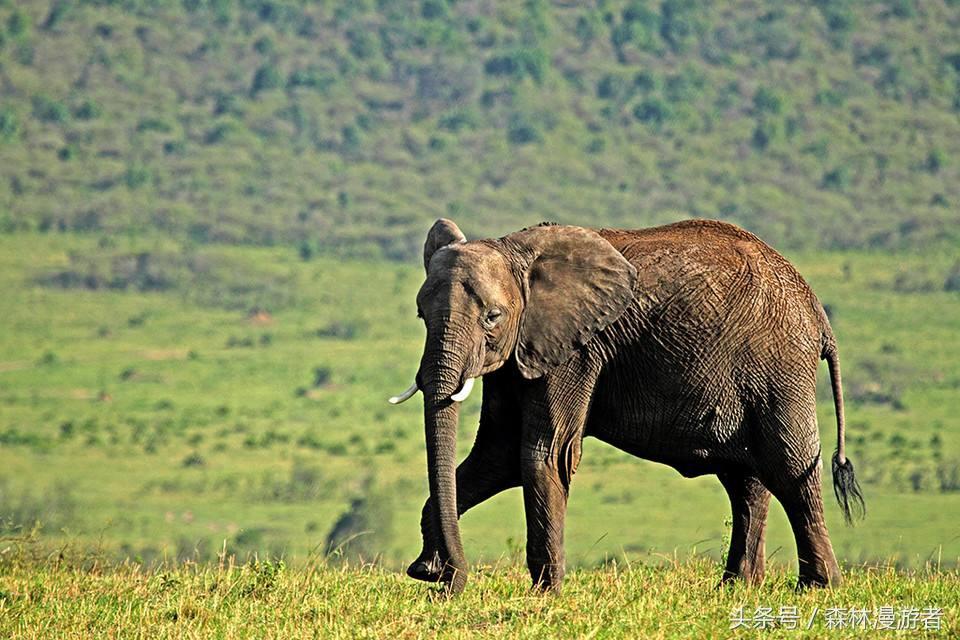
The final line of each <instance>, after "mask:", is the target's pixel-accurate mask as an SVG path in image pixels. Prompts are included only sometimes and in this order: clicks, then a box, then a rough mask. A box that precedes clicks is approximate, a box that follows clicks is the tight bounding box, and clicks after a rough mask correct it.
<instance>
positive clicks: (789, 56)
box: [0, 0, 960, 258]
mask: <svg viewBox="0 0 960 640" xmlns="http://www.w3.org/2000/svg"><path fill="white" fill-rule="evenodd" d="M958 32H960V3H958V2H956V1H955V0H930V1H929V2H927V1H924V2H919V1H916V0H889V1H875V0H870V1H867V0H842V1H840V2H832V1H831V2H826V1H817V2H812V3H773V4H770V5H765V4H764V3H756V2H748V1H735V2H724V3H697V2H692V1H690V0H663V1H662V2H661V1H656V2H654V1H651V2H644V1H642V0H632V1H630V2H623V1H621V0H609V1H607V0H601V1H598V2H593V3H589V4H586V5H584V4H582V3H572V2H547V1H545V0H527V1H525V2H522V3H521V2H512V3H493V2H487V1H484V0H457V1H454V0H423V1H422V2H421V1H417V2H409V1H408V2H400V1H394V0H376V1H374V0H358V1H353V2H342V3H340V2H315V3H307V2H299V1H295V0H182V1H178V0H80V1H78V2H68V1H66V0H26V1H15V2H14V1H11V0H3V1H2V2H0V229H3V230H6V231H11V230H37V231H41V232H57V231H78V232H83V233H100V232H103V231H122V232H124V233H138V232H140V231H142V230H143V229H154V230H160V231H162V232H163V233H165V234H169V235H170V236H171V237H173V238H177V239H178V240H179V241H184V240H190V241H192V242H200V243H207V242H217V243H229V244H238V243H244V244H246V243H255V244H263V245H272V244H277V243H282V244H293V245H296V246H299V247H301V248H302V250H303V251H304V252H308V253H309V252H311V251H314V250H316V249H317V248H331V247H336V248H337V250H338V251H340V252H341V253H350V254H353V255H363V256H380V257H383V256H385V257H388V258H410V257H411V256H412V255H413V254H414V253H415V252H416V249H417V246H418V244H419V242H420V238H421V234H422V230H423V229H424V228H425V226H426V225H427V223H428V222H429V221H431V220H432V219H434V218H436V217H438V216H440V215H452V216H454V217H459V218H461V219H463V218H468V219H470V220H471V221H472V222H473V223H474V227H475V229H476V233H478V234H481V235H490V234H499V233H503V232H506V231H510V230H513V229H515V228H517V227H519V226H523V225H525V224H529V223H532V222H536V221H538V220H540V219H543V218H547V219H556V220H560V221H569V222H575V223H579V224H594V225H610V226H644V225H647V224H651V223H654V222H659V221H665V220H672V219H676V218H678V217H686V216H689V215H697V216H705V217H722V218H725V219H729V220H732V221H734V222H738V223H741V224H743V225H745V226H747V227H748V228H750V229H751V230H754V231H756V232H758V233H760V234H761V235H762V236H763V237H765V238H766V239H768V240H769V241H771V242H773V243H775V244H776V245H778V246H781V247H792V248H795V249H811V248H824V247H827V248H838V247H842V248H851V247H858V248H863V247H883V248H889V247H905V246H910V247H919V246H929V245H930V243H937V244H941V245H946V246H954V247H955V246H956V245H957V243H958V242H960V232H958V226H957V224H956V222H957V206H958V204H960V186H958V185H960V180H958V177H960V120H958V116H960V45H958V42H960V39H958Z"/></svg>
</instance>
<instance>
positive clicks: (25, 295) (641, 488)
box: [0, 225, 960, 567]
mask: <svg viewBox="0 0 960 640" xmlns="http://www.w3.org/2000/svg"><path fill="white" fill-rule="evenodd" d="M465 231H466V232H467V233H470V234H473V229H472V228H471V226H469V225H465ZM169 246H170V241H169V240H167V239H165V238H153V239H145V238H139V239H126V238H120V239H114V240H107V241H105V240H104V238H102V237H101V238H97V237H74V236H70V235H43V234H36V233H33V234H17V235H14V236H5V237H0V261H2V262H0V291H2V292H3V304H4V313H3V314H0V407H2V411H0V520H2V521H3V522H2V524H0V529H2V532H3V534H4V535H7V536H14V537H18V536H23V535H25V534H26V533H27V532H28V531H29V530H30V529H31V528H32V526H33V525H34V523H35V522H36V521H40V522H41V523H42V524H43V528H42V530H41V532H40V534H39V538H38V540H37V542H36V544H35V545H33V546H39V547H40V548H44V549H48V548H49V547H50V546H66V547H67V548H68V549H73V550H89V549H90V548H96V549H99V553H102V554H103V555H104V556H105V557H107V558H111V559H118V558H130V559H131V560H136V561H140V562H143V563H146V564H152V563H155V562H157V561H161V560H163V559H167V560H176V559H179V560H198V559H199V560H213V559H215V558H216V556H217V554H218V553H222V552H223V550H224V545H225V546H226V550H227V552H228V554H231V555H235V556H236V557H237V558H239V559H241V560H242V559H245V558H246V557H248V556H249V555H250V554H258V555H259V556H260V557H279V556H283V557H285V558H286V559H287V561H288V562H290V563H293V564H299V563H302V562H304V561H305V560H306V558H307V557H308V555H309V554H310V553H311V552H313V553H315V554H321V555H322V554H323V553H324V552H326V550H327V547H326V544H327V536H328V534H329V533H330V532H331V530H332V529H333V528H334V525H335V524H336V523H337V522H338V521H340V520H341V518H344V517H346V518H347V520H345V521H343V523H344V524H343V526H345V527H346V529H345V530H346V531H347V532H350V533H351V534H352V533H360V532H366V533H363V534H362V535H360V537H359V538H357V540H356V542H357V544H355V545H352V546H349V547H348V548H347V550H348V551H349V554H348V555H350V557H355V556H356V555H357V554H362V555H364V556H365V557H366V558H368V559H370V558H372V557H374V556H380V557H381V558H382V559H383V561H384V562H385V563H386V564H387V566H390V567H399V566H401V565H402V564H403V563H404V562H405V561H409V560H410V559H412V558H413V557H414V555H415V554H416V553H417V551H418V550H419V528H418V526H417V523H418V519H419V509H420V506H421V505H422V502H423V500H424V498H425V497H426V494H427V482H426V472H425V466H426V465H425V457H424V455H425V454H424V443H423V426H422V413H421V409H420V401H419V399H417V400H415V401H411V402H409V403H407V404H405V405H402V406H400V407H391V406H389V405H388V404H387V403H386V398H387V397H388V396H389V395H391V394H393V393H396V392H397V391H398V390H401V389H403V388H404V387H406V386H407V384H408V383H409V379H410V376H411V375H412V374H413V372H414V371H415V370H416V366H417V362H418V359H419V356H420V349H421V347H422V339H423V338H422V336H423V328H422V325H421V324H420V322H419V321H418V320H417V319H416V317H415V305H414V302H413V300H414V294H415V292H416V290H417V288H418V287H419V285H420V282H421V280H422V269H421V268H418V267H415V266H408V265H399V264H396V263H390V262H356V261H339V260H333V259H329V258H313V259H311V260H307V261H305V260H303V259H302V257H301V256H300V254H299V252H298V251H297V250H296V249H295V248H293V247H273V248H250V247H214V246H207V247H200V248H198V249H196V250H195V251H193V252H191V253H188V254H186V255H182V256H181V255H180V254H172V253H170V251H169ZM101 254H102V255H104V256H106V257H107V259H105V260H99V261H98V260H97V259H95V258H94V257H93V256H97V255H101ZM111 256H113V257H111ZM116 256H126V258H123V259H121V258H117V257H116ZM144 256H145V257H144ZM165 256H166V257H165ZM171 256H179V257H180V258H182V260H183V263H182V264H181V263H175V264H181V266H182V271H181V270H176V269H173V268H172V267H170V266H169V264H170V263H169V262H164V260H168V261H173V260H174V258H173V257H171ZM180 258H178V259H180ZM794 258H795V261H796V263H797V264H798V266H799V268H800V270H801V272H803V273H804V274H805V275H806V276H807V277H808V278H809V280H810V282H811V284H812V285H813V287H814V289H815V290H816V291H817V292H818V293H819V295H820V297H821V298H822V300H823V301H824V302H825V303H826V304H827V305H828V307H829V308H830V313H831V314H832V316H833V323H834V328H835V331H836V333H837V336H838V340H839V344H840V353H841V362H842V367H843V372H844V387H845V389H846V398H847V406H848V413H847V416H848V424H849V428H848V434H847V438H848V452H849V455H850V456H851V457H852V459H853V460H854V461H855V463H856V465H857V470H858V474H859V475H860V478H861V480H862V481H863V483H864V488H865V492H866V496H867V502H868V506H869V514H868V519H867V520H866V521H865V522H864V523H863V524H862V525H861V526H858V527H857V528H853V529H851V528H848V527H844V526H843V525H842V522H841V518H840V516H839V512H838V510H837V508H836V506H835V504H834V502H833V500H832V498H831V499H830V500H828V511H827V518H828V522H829V525H830V528H831V533H832V537H833V540H834V544H835V545H836V548H837V552H838V556H839V557H840V558H841V560H842V561H844V562H854V563H856V562H861V561H867V560H890V561H893V562H895V563H897V564H902V565H912V566H918V565H923V563H925V562H928V561H932V562H940V563H941V565H942V566H953V565H956V564H957V562H958V560H960V538H958V537H957V533H958V532H957V526H956V525H957V521H956V516H955V514H956V513H957V512H958V510H960V428H958V426H960V425H958V422H957V412H956V399H957V390H958V389H960V366H958V363H960V343H958V342H957V340H956V339H955V338H956V336H957V335H958V334H960V296H958V295H957V293H956V292H954V291H945V290H944V283H945V281H946V280H947V279H948V278H950V277H955V276H953V275H951V274H953V273H954V272H955V270H956V268H955V266H954V260H955V256H953V255H952V254H949V253H943V254H933V253H931V254H928V255H926V256H917V255H902V256H899V257H896V258H890V257H887V256H884V255H879V254H872V253H842V254H819V253H809V254H808V253H800V254H797V255H796V256H794ZM138 263H142V264H140V268H139V269H138V267H137V265H138ZM201 267H203V268H201ZM164 274H166V275H164ZM138 278H139V280H138ZM88 279H96V280H97V281H98V282H99V281H101V280H102V281H103V282H105V283H106V284H104V285H103V287H102V288H99V289H90V288H88V287H87V286H85V285H80V286H69V285H70V283H74V282H77V281H80V282H85V281H86V280H88ZM127 280H130V281H131V282H134V283H135V282H151V283H154V284H155V285H156V288H145V289H144V290H139V289H138V288H137V287H136V286H134V285H133V284H130V285H129V286H128V287H127V288H124V287H123V286H121V285H122V284H123V283H124V282H127ZM161 282H166V283H168V285H167V286H164V287H160V286H159V284H157V283H161ZM111 283H112V285H111ZM271 300H273V301H285V304H283V305H279V306H277V307H276V308H274V307H272V306H269V305H270V304H272V303H270V302H269V301H271ZM258 306H259V309H258ZM821 374H822V375H821V378H822V379H821V387H822V388H821V389H820V391H821V393H820V402H819V418H820V424H821V428H822V433H823V440H824V442H825V447H826V448H827V449H828V450H829V449H831V448H832V447H833V446H834V444H833V443H834V438H835V435H834V427H833V425H834V418H833V408H832V403H831V400H830V392H829V386H828V385H827V384H826V373H825V368H824V370H823V371H822V372H821ZM479 397H480V396H479V394H475V397H472V398H471V399H470V400H469V401H468V402H467V403H466V405H465V407H464V411H463V420H462V421H461V434H460V438H459V445H460V453H461V455H463V454H464V453H465V452H466V451H467V450H469V447H470V445H471V443H472V435H473V433H474V431H475V429H476V424H477V416H478V411H479ZM826 482H829V480H827V481H826ZM828 486H829V485H828ZM728 517H729V506H728V504H727V500H726V496H725V495H724V493H723V490H722V489H721V487H720V485H719V483H718V482H717V481H716V479H715V478H712V477H705V478H699V479H696V480H687V479H683V478H681V477H680V476H679V475H678V474H677V473H676V472H674V471H672V470H670V469H668V468H666V467H662V466H659V465H654V464H652V463H649V462H643V461H640V460H637V459H635V458H632V457H630V456H628V455H626V454H623V453H620V452H618V451H616V450H615V449H613V448H611V447H609V446H607V445H604V444H601V443H599V442H597V441H595V440H588V441H587V443H586V445H585V452H584V456H583V463H582V465H581V467H580V470H579V472H578V473H577V476H576V478H575V480H574V483H573V488H572V496H571V502H570V515H569V517H568V519H567V523H568V524H567V541H568V559H569V562H570V564H571V565H574V566H590V565H594V564H596V563H598V562H601V561H603V560H604V558H609V557H617V558H620V557H623V556H626V557H628V558H630V559H631V561H643V562H647V561H656V559H657V558H658V557H659V554H663V553H667V554H672V553H674V552H675V551H676V553H678V554H679V555H680V556H686V555H689V554H691V553H696V554H706V555H707V556H709V557H711V558H714V559H717V558H719V557H720V554H721V553H722V552H723V550H724V546H725V542H724V540H725V536H726V535H727V534H728V528H729V527H728V525H727V523H726V519H727V518H728ZM348 525H349V526H348ZM463 536H464V544H465V547H466V549H467V554H468V557H470V559H471V560H477V559H479V558H486V559H487V560H491V561H492V560H495V559H497V558H500V557H507V558H514V557H517V556H518V554H519V553H520V550H521V549H522V545H523V539H524V521H523V510H522V505H521V504H520V495H519V492H518V491H516V490H515V491H510V492H507V493H505V494H504V495H502V496H499V497H497V498H496V499H494V500H492V501H491V502H490V503H489V504H485V505H482V506H480V507H478V508H477V509H476V511H474V512H471V513H469V514H467V515H466V516H465V518H464V524H463ZM768 540H769V543H768V544H769V547H768V552H769V554H771V555H772V558H773V562H774V563H775V564H776V563H779V562H784V563H788V562H792V561H793V560H792V559H793V558H794V544H793V540H792V536H791V535H790V533H789V528H788V526H787V524H786V520H785V518H784V516H783V512H782V510H781V509H780V508H779V506H776V507H774V509H773V515H772V518H771V530H770V534H769V538H768Z"/></svg>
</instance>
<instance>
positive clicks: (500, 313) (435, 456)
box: [390, 220, 636, 593]
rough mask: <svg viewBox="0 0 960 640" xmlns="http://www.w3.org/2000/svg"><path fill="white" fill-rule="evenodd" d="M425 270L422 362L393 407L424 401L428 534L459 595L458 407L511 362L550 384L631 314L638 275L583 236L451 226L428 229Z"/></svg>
mask: <svg viewBox="0 0 960 640" xmlns="http://www.w3.org/2000/svg"><path fill="white" fill-rule="evenodd" d="M423 263H424V267H425V269H426V273H427V277H426V281H425V282H424V283H423V286H422V287H421V288H420V291H419V293H418V294H417V311H418V315H419V316H420V317H421V318H423V321H424V323H425V324H426V329H427V336H426V344H425V347H424V350H423V357H422V359H421V361H420V369H419V371H418V373H417V376H416V380H415V382H414V384H413V386H411V387H410V389H408V390H407V391H405V392H404V393H403V394H400V395H399V396H395V397H393V398H391V399H390V401H391V402H392V403H394V404H396V403H399V402H403V401H404V400H406V399H407V398H409V397H411V396H412V395H413V394H415V393H416V392H417V390H421V391H422V392H423V394H424V426H425V430H426V441H427V467H428V473H429V481H430V495H431V498H432V500H433V505H434V509H433V522H432V530H433V535H434V539H435V541H436V543H437V550H438V552H439V554H440V557H441V559H442V560H443V562H445V568H444V570H443V573H442V577H441V580H443V581H444V582H446V583H447V585H448V588H449V589H450V591H452V592H454V593H457V592H459V591H461V590H462V589H463V586H464V584H465V582H466V561H465V559H464V555H463V548H462V545H461V542H460V531H459V526H458V522H457V503H456V459H455V453H456V434H457V421H458V407H459V403H460V402H461V401H463V400H465V399H466V398H467V396H468V395H469V393H470V390H471V389H472V386H473V380H474V379H475V378H477V377H479V376H482V375H484V374H487V373H490V372H492V371H494V370H496V369H498V368H500V367H501V366H503V365H504V363H506V362H507V361H508V360H510V359H511V358H513V359H514V360H515V362H516V366H517V368H518V370H519V372H520V374H521V375H522V376H523V377H524V378H527V379H533V378H538V377H541V376H544V375H548V374H549V372H550V371H551V369H552V368H553V367H556V366H558V365H560V364H562V363H564V362H565V361H566V360H568V359H569V358H570V356H571V355H572V354H573V352H574V350H576V349H577V348H578V347H580V346H582V345H585V344H587V343H588V342H589V341H590V340H591V339H592V338H593V336H594V335H595V334H596V333H597V332H598V331H601V330H603V329H604V328H605V327H607V326H608V325H609V324H610V323H611V322H613V321H614V320H615V319H616V318H617V317H618V316H619V315H620V314H621V313H622V312H623V311H624V310H625V309H626V308H627V306H628V305H629V304H630V302H631V300H632V299H633V287H634V283H635V281H636V271H635V269H634V267H633V266H632V265H631V264H630V263H629V262H628V261H627V260H626V259H625V258H624V257H623V256H622V255H621V254H620V253H619V252H618V251H617V250H616V249H614V247H613V246H612V245H611V244H610V243H609V242H607V241H606V240H605V239H603V238H602V237H601V236H600V235H599V234H598V233H596V232H595V231H592V230H589V229H584V228H580V227H571V226H561V225H540V226H537V227H532V228H529V229H524V230H522V231H519V232H517V233H514V234H511V235H508V236H506V237H503V238H500V239H497V240H479V241H475V242H467V241H466V238H465V237H464V235H463V233H461V232H460V229H459V228H457V225H456V224H454V223H453V222H452V221H450V220H438V221H437V222H436V223H435V224H434V225H433V227H432V228H431V229H430V232H429V233H428V234H427V240H426V243H425V245H424V248H423Z"/></svg>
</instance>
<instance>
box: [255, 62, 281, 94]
mask: <svg viewBox="0 0 960 640" xmlns="http://www.w3.org/2000/svg"><path fill="white" fill-rule="evenodd" d="M282 86H283V78H282V77H281V76H280V72H279V71H278V70H277V68H276V67H275V66H274V65H272V64H265V65H263V66H262V67H260V68H259V69H257V71H256V73H254V74H253V82H252V83H251V84H250V95H252V96H256V95H257V94H258V93H260V92H261V91H269V90H270V89H279V88H280V87H282Z"/></svg>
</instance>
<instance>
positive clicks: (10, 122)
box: [0, 107, 20, 142]
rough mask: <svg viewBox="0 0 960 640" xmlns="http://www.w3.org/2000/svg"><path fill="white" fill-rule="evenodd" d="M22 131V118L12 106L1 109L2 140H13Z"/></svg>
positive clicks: (0, 132)
mask: <svg viewBox="0 0 960 640" xmlns="http://www.w3.org/2000/svg"><path fill="white" fill-rule="evenodd" d="M18 133H20V120H19V119H18V118H17V113H16V111H14V110H13V109H12V108H11V107H3V108H2V109H0V142H8V141H10V140H13V139H14V138H15V137H16V136H17V134H18Z"/></svg>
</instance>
